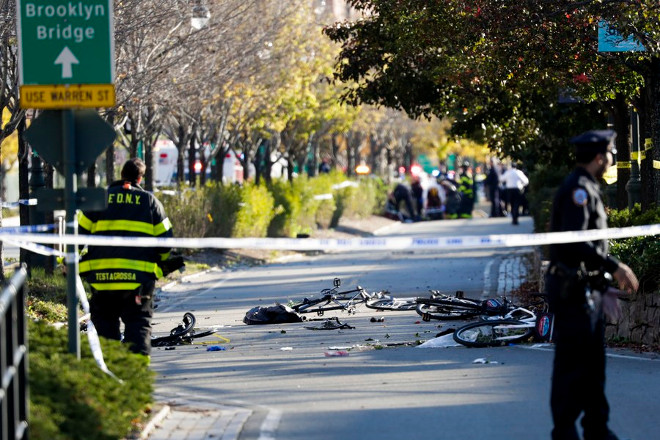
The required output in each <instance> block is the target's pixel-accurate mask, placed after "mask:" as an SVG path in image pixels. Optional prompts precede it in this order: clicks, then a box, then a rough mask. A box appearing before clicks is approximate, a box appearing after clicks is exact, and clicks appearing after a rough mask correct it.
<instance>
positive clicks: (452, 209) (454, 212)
mask: <svg viewBox="0 0 660 440" xmlns="http://www.w3.org/2000/svg"><path fill="white" fill-rule="evenodd" d="M440 186H441V188H442V190H443V191H444V192H445V200H446V203H445V218H448V219H455V218H458V209H459V208H460V206H461V195H460V194H459V193H458V190H457V189H456V185H455V184H454V182H452V181H451V180H449V179H442V181H440Z"/></svg>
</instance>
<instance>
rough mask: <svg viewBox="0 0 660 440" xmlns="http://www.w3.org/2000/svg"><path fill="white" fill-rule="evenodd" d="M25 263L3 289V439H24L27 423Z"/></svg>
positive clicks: (0, 402)
mask: <svg viewBox="0 0 660 440" xmlns="http://www.w3.org/2000/svg"><path fill="white" fill-rule="evenodd" d="M26 277H27V270H26V266H25V264H23V265H22V266H21V267H20V268H19V269H17V270H16V272H14V275H13V276H12V277H11V279H10V280H9V283H8V284H7V285H6V286H5V287H4V288H3V290H2V293H0V341H2V347H1V348H0V378H1V380H2V388H1V389H0V440H23V439H27V436H28V424H27V396H28V385H27V376H28V375H27V357H28V356H27V354H28V351H27V326H26V320H25V290H24V288H23V284H24V283H25V279H26Z"/></svg>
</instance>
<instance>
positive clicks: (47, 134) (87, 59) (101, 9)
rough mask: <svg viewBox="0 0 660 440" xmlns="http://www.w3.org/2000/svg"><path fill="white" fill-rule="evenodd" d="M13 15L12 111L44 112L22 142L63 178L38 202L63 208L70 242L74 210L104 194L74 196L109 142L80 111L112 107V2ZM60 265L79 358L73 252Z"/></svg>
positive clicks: (31, 6) (26, 9)
mask: <svg viewBox="0 0 660 440" xmlns="http://www.w3.org/2000/svg"><path fill="white" fill-rule="evenodd" d="M16 15H17V17H16V23H17V31H16V34H17V36H18V52H19V81H20V106H21V107H22V108H36V109H43V110H46V111H44V112H42V113H41V114H40V115H39V117H37V119H35V120H34V122H33V123H32V125H31V126H30V128H29V129H28V130H26V132H25V138H26V139H27V141H28V142H29V143H30V145H31V146H32V148H34V149H35V150H36V151H38V152H39V155H40V156H41V157H43V158H44V159H45V160H46V161H47V162H48V163H50V164H52V165H53V166H55V168H56V169H57V170H58V171H59V172H61V173H62V174H63V176H64V190H63V191H62V190H59V191H58V190H50V193H49V192H47V191H45V192H43V194H44V197H40V196H37V198H38V199H39V201H38V203H39V204H40V205H41V204H43V205H49V202H48V201H47V200H46V199H51V201H50V205H49V206H50V207H52V206H53V202H52V199H58V200H59V201H58V202H56V204H58V203H60V202H63V205H64V209H65V210H66V225H67V226H66V233H67V234H69V235H76V234H77V233H78V231H77V229H78V224H77V218H76V211H77V209H78V208H80V207H85V208H87V209H92V208H97V209H98V208H102V207H103V206H104V204H105V201H106V196H105V191H102V194H101V193H98V192H97V193H95V194H93V193H91V192H89V191H81V192H79V191H78V190H77V187H76V182H77V179H76V176H77V174H78V173H79V172H81V171H82V169H83V168H84V167H86V166H87V165H88V164H89V163H91V162H93V161H94V160H96V157H97V156H98V154H100V153H101V152H103V150H105V149H106V148H107V147H108V145H110V144H111V143H112V141H113V140H114V138H115V132H114V129H113V127H112V126H111V125H110V124H108V123H107V122H105V121H104V120H103V119H102V118H101V117H100V116H99V115H98V113H97V112H96V111H94V110H80V108H98V107H112V106H114V105H115V86H114V79H115V69H114V64H115V63H114V30H113V11H112V0H85V1H81V0H17V1H16ZM74 109H78V110H74ZM89 189H91V188H88V190H89ZM54 195H61V196H62V197H59V198H58V197H53V196H54ZM90 195H91V197H90ZM48 196H50V197H48ZM79 198H80V199H85V200H87V202H86V204H84V203H80V204H79V203H78V199H79ZM90 199H97V200H90ZM66 265H67V308H68V336H69V352H70V353H72V354H74V355H76V357H77V358H78V359H80V331H79V328H78V297H77V293H76V289H77V280H78V247H77V246H76V245H67V246H66Z"/></svg>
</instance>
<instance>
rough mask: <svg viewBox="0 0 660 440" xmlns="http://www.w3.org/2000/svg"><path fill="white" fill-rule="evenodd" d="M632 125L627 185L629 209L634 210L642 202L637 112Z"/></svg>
mask: <svg viewBox="0 0 660 440" xmlns="http://www.w3.org/2000/svg"><path fill="white" fill-rule="evenodd" d="M630 125H631V126H632V154H631V155H630V156H631V157H630V162H631V168H630V180H628V183H626V191H627V192H628V208H629V209H632V208H633V206H635V203H640V202H641V200H642V181H641V179H640V175H639V115H638V114H637V112H636V111H634V110H632V111H631V112H630Z"/></svg>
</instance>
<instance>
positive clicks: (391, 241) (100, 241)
mask: <svg viewBox="0 0 660 440" xmlns="http://www.w3.org/2000/svg"><path fill="white" fill-rule="evenodd" d="M658 234H660V224H654V225H644V226H632V227H629V228H610V229H593V230H588V231H570V232H548V233H541V234H498V235H463V236H453V237H441V236H408V237H402V236H397V237H370V238H354V239H312V238H302V239H296V238H155V237H110V236H91V235H62V236H59V235H54V234H46V235H44V234H33V233H22V234H17V233H16V232H15V231H5V229H0V241H4V240H7V241H11V242H19V241H20V242H23V243H42V244H73V245H80V246H84V245H92V246H133V247H168V248H189V249H209V248H213V249H272V250H296V251H308V250H309V251H311V250H337V251H361V250H370V251H379V250H380V251H391V250H421V249H423V250H445V249H458V248H462V249H483V248H501V247H525V246H540V245H547V244H558V243H575V242H583V241H595V240H608V239H617V238H630V237H643V236H650V235H658Z"/></svg>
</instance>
